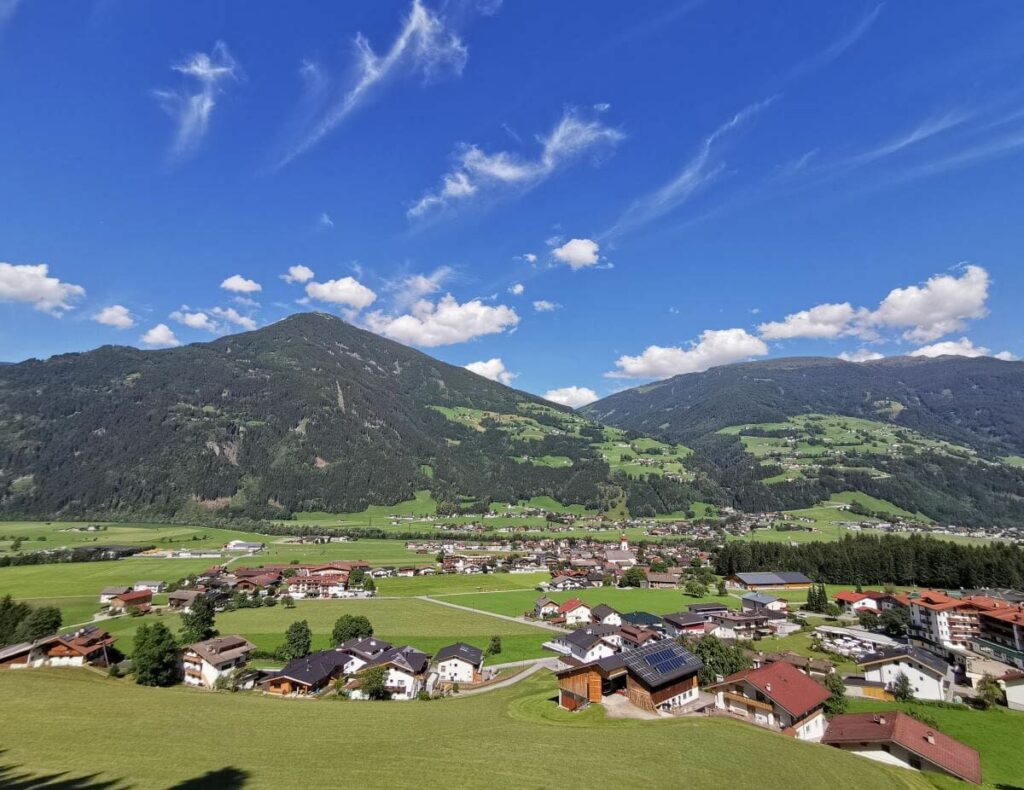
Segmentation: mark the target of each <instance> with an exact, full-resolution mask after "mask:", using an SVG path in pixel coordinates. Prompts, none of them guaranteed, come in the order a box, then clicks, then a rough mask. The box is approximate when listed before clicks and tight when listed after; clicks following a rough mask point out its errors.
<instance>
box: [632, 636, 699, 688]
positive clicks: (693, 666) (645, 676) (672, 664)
mask: <svg viewBox="0 0 1024 790" xmlns="http://www.w3.org/2000/svg"><path fill="white" fill-rule="evenodd" d="M623 661H624V662H625V664H626V669H628V670H629V672H630V673H631V674H633V675H635V676H636V677H638V678H640V679H641V680H642V681H643V682H644V683H646V684H647V685H648V686H650V687H656V686H664V685H666V684H668V683H673V682H675V681H676V680H679V679H680V678H683V677H686V676H688V675H693V674H695V673H697V672H699V671H700V670H701V668H702V667H703V666H704V663H703V662H702V661H701V660H700V659H699V658H697V657H696V656H695V655H693V653H691V652H690V651H689V650H687V649H686V648H685V647H683V646H682V645H680V644H678V643H677V642H673V641H671V640H668V639H663V640H660V641H658V642H651V643H650V644H647V645H644V646H643V647H638V648H637V649H636V650H631V651H629V652H628V653H624V654H623Z"/></svg>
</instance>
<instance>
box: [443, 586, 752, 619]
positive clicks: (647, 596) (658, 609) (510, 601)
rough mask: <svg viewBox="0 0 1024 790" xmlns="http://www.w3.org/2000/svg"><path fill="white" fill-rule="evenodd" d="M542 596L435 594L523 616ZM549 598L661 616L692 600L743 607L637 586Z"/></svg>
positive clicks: (530, 592)
mask: <svg viewBox="0 0 1024 790" xmlns="http://www.w3.org/2000/svg"><path fill="white" fill-rule="evenodd" d="M712 592H713V591H712ZM542 595H544V594H543V593H540V592H537V591H536V590H524V591H521V592H516V591H509V592H497V593H479V594H467V595H436V596H434V597H436V598H439V599H441V600H445V601H451V602H452V603H457V604H459V605H460V606H470V607H472V608H474V609H481V610H483V611H485V612H494V613H495V614H504V615H521V614H523V613H524V612H526V611H531V612H532V611H533V604H534V602H535V601H536V600H537V599H538V598H540V597H541V596H542ZM547 597H548V598H551V599H552V600H554V601H557V602H558V603H565V602H566V601H568V600H569V599H571V598H579V599H580V600H581V601H583V602H584V603H586V604H590V605H591V606H596V605H597V604H599V603H604V604H608V606H611V607H612V608H613V609H617V610H618V611H619V612H623V613H625V612H635V611H643V612H650V613H651V614H658V615H661V614H671V613H672V612H679V611H683V610H685V609H686V606H687V604H691V603H724V604H725V605H726V606H729V607H732V608H734V609H738V608H739V606H740V601H739V598H737V597H734V596H731V595H726V596H722V597H719V596H717V595H709V596H706V597H704V598H692V597H691V596H689V595H685V594H684V593H683V591H682V590H644V589H640V588H638V587H626V588H620V587H592V588H590V589H586V590H574V591H572V592H555V593H549V594H547Z"/></svg>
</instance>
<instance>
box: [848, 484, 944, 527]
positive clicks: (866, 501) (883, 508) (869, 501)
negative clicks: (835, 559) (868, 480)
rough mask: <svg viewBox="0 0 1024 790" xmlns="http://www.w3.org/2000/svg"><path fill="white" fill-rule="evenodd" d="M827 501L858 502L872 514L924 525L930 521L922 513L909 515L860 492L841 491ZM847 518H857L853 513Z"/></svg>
mask: <svg viewBox="0 0 1024 790" xmlns="http://www.w3.org/2000/svg"><path fill="white" fill-rule="evenodd" d="M829 501H830V502H843V503H846V504H848V505H852V504H853V503H854V502H859V503H860V504H861V505H863V506H864V507H865V508H867V509H868V510H870V511H871V512H872V513H884V514H885V515H887V516H894V517H899V518H908V519H915V520H918V521H924V522H925V523H927V522H929V521H931V519H929V518H928V517H927V516H925V515H924V514H923V513H911V512H910V511H909V510H904V509H903V508H901V507H897V506H896V505H894V504H893V503H892V502H888V501H886V500H885V499H878V498H877V497H873V496H870V495H868V494H862V493H861V492H860V491H842V492H840V493H838V494H833V495H832V496H831V497H830V499H829ZM848 516H849V517H850V518H857V515H856V514H855V513H849V514H848Z"/></svg>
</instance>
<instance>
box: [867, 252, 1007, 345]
mask: <svg viewBox="0 0 1024 790" xmlns="http://www.w3.org/2000/svg"><path fill="white" fill-rule="evenodd" d="M988 286H989V276H988V272H987V271H985V269H983V268H982V267H980V266H973V265H971V266H965V267H963V269H962V272H961V274H960V276H959V277H958V276H956V275H955V274H937V275H935V276H934V277H931V278H929V279H928V280H927V282H925V283H923V284H922V285H911V286H908V287H906V288H895V289H893V290H892V291H890V292H889V295H888V296H886V297H885V299H883V300H882V303H881V304H880V305H879V306H878V309H877V310H876V311H875V312H874V313H873V314H872V320H873V321H874V322H875V323H878V324H881V325H883V326H891V327H909V328H908V329H907V330H906V331H905V332H904V333H903V336H904V337H905V338H906V339H907V340H912V341H915V342H918V343H924V342H927V341H929V340H936V339H938V338H940V337H942V336H943V335H948V334H949V333H950V332H959V331H962V330H963V329H964V328H965V327H966V325H967V323H966V322H967V321H968V320H970V319H973V318H984V317H985V316H986V315H988V309H987V308H986V306H985V303H986V301H987V300H988Z"/></svg>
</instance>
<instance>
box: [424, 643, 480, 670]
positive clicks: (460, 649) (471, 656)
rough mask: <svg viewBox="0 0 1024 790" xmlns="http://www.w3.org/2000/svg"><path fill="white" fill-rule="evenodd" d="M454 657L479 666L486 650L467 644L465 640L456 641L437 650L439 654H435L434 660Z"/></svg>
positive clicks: (445, 659) (438, 660)
mask: <svg viewBox="0 0 1024 790" xmlns="http://www.w3.org/2000/svg"><path fill="white" fill-rule="evenodd" d="M452 658H458V659H461V660H462V661H465V662H466V663H468V664H472V665H473V666H479V665H480V664H482V663H483V660H484V651H483V650H481V649H480V648H478V647H473V646H472V645H467V644H466V643H465V642H456V643H455V644H454V645H448V646H447V647H442V648H441V649H440V650H438V651H437V655H436V656H434V660H435V661H437V662H439V663H440V662H441V661H448V660H449V659H452Z"/></svg>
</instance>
